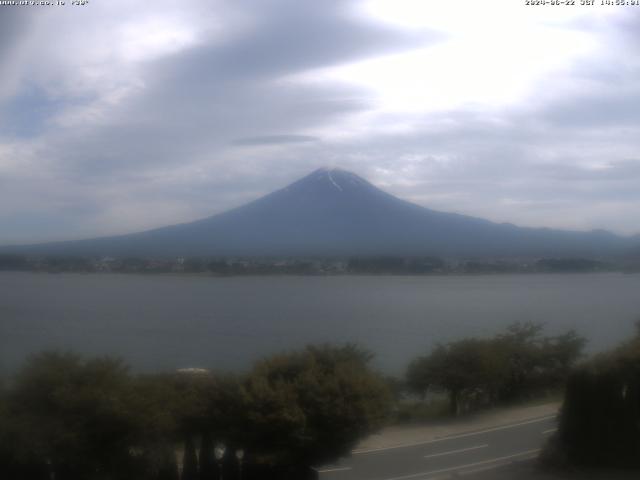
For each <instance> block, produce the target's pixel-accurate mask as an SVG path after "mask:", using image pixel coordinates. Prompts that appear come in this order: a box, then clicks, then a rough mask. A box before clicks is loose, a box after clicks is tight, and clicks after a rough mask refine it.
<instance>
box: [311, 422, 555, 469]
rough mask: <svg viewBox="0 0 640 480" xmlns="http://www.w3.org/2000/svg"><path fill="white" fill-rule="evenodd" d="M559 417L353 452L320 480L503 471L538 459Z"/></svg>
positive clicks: (331, 467) (332, 467) (331, 466)
mask: <svg viewBox="0 0 640 480" xmlns="http://www.w3.org/2000/svg"><path fill="white" fill-rule="evenodd" d="M555 429H556V415H549V416H545V417H541V418H534V419H529V420H523V421H520V422H516V423H512V424H508V425H501V426H496V427H491V428H485V429H483V430H478V431H472V432H466V433H459V434H456V435H451V436H448V437H443V438H439V439H432V440H427V441H422V442H415V443H413V444H408V445H402V446H393V447H386V448H373V449H369V450H359V451H354V452H353V454H352V456H351V457H349V458H345V459H344V460H343V461H341V462H339V463H337V464H335V465H330V466H325V467H323V468H320V469H318V472H319V473H320V479H321V480H421V479H424V480H435V479H438V480H440V479H443V478H447V477H451V476H454V475H455V474H459V475H464V474H472V473H477V472H481V471H486V470H489V469H493V468H498V467H500V466H503V465H505V464H509V463H511V462H514V461H521V460H527V459H531V458H534V457H536V456H537V454H538V453H539V451H540V448H541V447H542V445H543V443H544V442H545V440H546V439H547V438H548V437H549V435H550V434H551V433H553V432H554V431H555Z"/></svg>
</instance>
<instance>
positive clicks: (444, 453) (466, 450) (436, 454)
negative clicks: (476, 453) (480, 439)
mask: <svg viewBox="0 0 640 480" xmlns="http://www.w3.org/2000/svg"><path fill="white" fill-rule="evenodd" d="M488 446H489V444H488V443H486V444H484V445H476V446H475V447H467V448H460V449H458V450H451V451H449V452H442V453H432V454H431V455H425V456H424V458H434V457H442V456H444V455H453V454H454V453H462V452H469V451H471V450H478V449H480V448H487V447H488Z"/></svg>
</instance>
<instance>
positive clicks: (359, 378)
mask: <svg viewBox="0 0 640 480" xmlns="http://www.w3.org/2000/svg"><path fill="white" fill-rule="evenodd" d="M370 359H371V356H370V355H369V354H367V353H366V352H364V351H362V350H360V349H358V348H357V347H355V346H353V345H347V346H345V347H330V346H321V347H313V346H310V347H307V348H306V349H305V350H303V351H299V352H294V353H290V354H286V355H276V356H273V357H271V358H268V359H266V360H263V361H262V362H259V363H258V364H257V365H256V366H255V368H254V369H253V371H252V372H251V373H250V375H249V377H248V379H247V381H246V384H245V388H244V394H245V406H244V407H245V408H246V412H248V415H247V418H246V421H247V423H248V425H249V426H250V428H249V429H248V430H247V433H249V434H250V435H248V436H247V437H246V438H245V439H244V442H245V444H249V446H250V448H252V449H253V451H254V455H256V456H257V457H258V458H260V459H261V460H262V461H264V462H267V463H270V464H273V465H299V466H310V465H316V464H321V463H324V462H328V461H332V460H335V459H336V458H338V457H340V456H342V455H344V454H346V453H348V452H349V451H350V450H351V449H352V448H353V446H354V445H355V444H356V443H357V441H358V440H359V439H361V438H362V437H363V436H365V435H367V434H369V433H371V432H372V431H373V430H375V429H376V428H378V427H380V426H381V425H382V424H383V422H384V420H385V418H386V416H387V414H388V413H389V410H390V394H389V391H388V389H387V386H386V384H385V382H384V380H383V379H382V378H381V377H380V376H378V375H377V374H375V373H374V372H372V371H371V369H370V368H369V366H368V363H369V360H370Z"/></svg>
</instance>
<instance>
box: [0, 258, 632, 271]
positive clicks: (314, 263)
mask: <svg viewBox="0 0 640 480" xmlns="http://www.w3.org/2000/svg"><path fill="white" fill-rule="evenodd" d="M632 267H633V264H632V263H629V262H624V261H623V262H620V261H617V262H613V263H612V262H611V261H608V262H604V261H601V260H595V259H588V258H520V259H518V258H504V259H490V258H484V259H463V258H458V259H443V258H439V257H434V256H417V257H405V256H401V255H395V256H393V255H386V256H385V255H383V256H363V257H344V258H343V257H336V258H297V257H291V258H290V257H283V258H257V257H250V258H241V257H238V258H235V257H234V258H226V257H223V258H215V257H211V258H207V257H176V258H164V257H162V258H146V257H131V256H127V257H119V258H116V257H82V256H73V255H66V256H65V255H23V254H2V253H0V271H3V270H5V271H33V272H50V273H60V272H77V273H94V272H113V273H191V274H194V273H198V274H205V273H206V274H212V275H219V276H230V275H336V274H355V275H429V274H447V273H464V274H495V273H545V272H546V273H562V272H582V273H584V272H602V271H615V270H623V269H627V270H630V269H632Z"/></svg>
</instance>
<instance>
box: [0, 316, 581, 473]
mask: <svg viewBox="0 0 640 480" xmlns="http://www.w3.org/2000/svg"><path fill="white" fill-rule="evenodd" d="M584 343H585V342H584V339H582V338H581V337H579V336H578V335H577V334H576V333H575V332H567V333H564V334H561V335H557V336H545V335H543V327H542V326H541V325H537V324H532V323H525V324H514V325H512V326H510V327H509V328H508V329H506V331H504V332H503V333H500V334H498V335H496V336H495V337H492V338H485V339H478V338H471V339H465V340H459V341H455V342H451V343H448V344H446V345H439V346H437V347H436V348H434V349H433V350H432V351H431V352H430V353H429V354H427V355H425V356H423V357H420V358H418V359H416V360H415V361H413V362H412V363H411V365H410V366H409V368H408V369H407V373H406V378H404V379H402V381H395V382H390V381H388V379H386V378H384V377H383V376H381V375H380V374H379V373H377V372H376V371H374V370H373V369H372V368H371V366H370V361H371V359H372V356H371V354H369V353H368V352H366V351H364V350H362V349H361V348H359V347H357V346H354V345H345V346H330V345H323V346H309V347H307V348H305V349H303V350H300V351H295V352H290V353H285V354H280V355H275V356H272V357H269V358H266V359H264V360H261V361H259V362H257V363H256V364H255V365H254V367H253V368H252V369H251V370H250V371H249V372H248V373H246V374H243V375H226V374H225V375H220V374H213V373H211V372H208V371H203V370H192V371H179V372H172V373H158V374H133V373H131V371H130V370H129V368H128V367H127V366H126V365H125V364H124V363H123V362H122V361H121V360H117V359H113V358H108V357H105V358H89V359H87V358H83V357H80V356H78V355H75V354H73V353H56V352H45V353H41V354H38V355H35V356H32V357H31V358H30V359H29V360H28V361H27V362H26V364H25V365H24V366H23V368H22V369H20V370H19V371H18V372H17V373H16V374H15V376H14V377H12V378H11V379H7V380H6V381H5V382H4V384H3V386H2V389H1V390H0V477H2V478H20V479H24V480H31V479H33V480H40V479H43V480H44V479H49V478H52V477H51V475H52V474H55V478H56V479H57V480H76V479H77V480H80V479H82V480H94V479H95V480H99V479H100V480H107V479H109V480H111V479H113V480H116V479H130V478H137V479H141V480H145V479H149V480H165V479H166V480H178V479H181V480H195V479H202V480H204V479H211V478H219V476H220V474H222V475H223V478H225V479H240V478H243V479H247V480H249V479H252V478H262V479H264V478H267V479H268V478H274V479H289V478H290V479H304V478H314V471H313V469H312V468H311V467H313V466H319V465H322V464H325V463H329V462H331V461H334V460H336V459H337V458H339V457H341V456H344V455H346V454H348V453H349V452H350V451H351V449H352V448H353V447H354V446H355V445H356V444H357V443H358V441H359V440H361V439H362V438H363V437H365V436H367V435H369V434H371V433H372V432H374V431H375V430H376V429H379V428H380V427H382V426H383V425H385V423H387V422H388V421H389V419H390V418H391V417H392V416H393V412H394V410H397V408H398V402H401V401H402V400H401V398H402V397H403V396H404V395H406V393H407V392H411V393H417V394H419V395H421V396H425V395H426V396H427V397H429V396H430V395H432V394H436V395H439V394H444V395H446V396H447V397H448V398H449V403H450V406H451V407H450V413H451V414H460V413H463V412H466V411H470V410H473V409H478V408H482V407H485V406H489V405H495V404H498V403H509V402H513V401H516V400H521V399H525V398H531V397H533V396H535V395H538V394H540V393H544V392H546V391H548V390H550V389H556V388H561V386H562V385H563V382H564V380H565V379H566V377H567V375H568V373H569V371H570V369H571V367H572V365H573V364H574V363H575V362H576V361H577V360H578V358H579V357H580V355H581V354H582V349H583V346H584ZM393 385H395V386H396V387H398V388H396V389H395V393H396V395H395V396H394V395H393V391H394V389H393V388H391V387H392V386H393ZM223 445H224V448H223V447H222V446H223Z"/></svg>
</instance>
